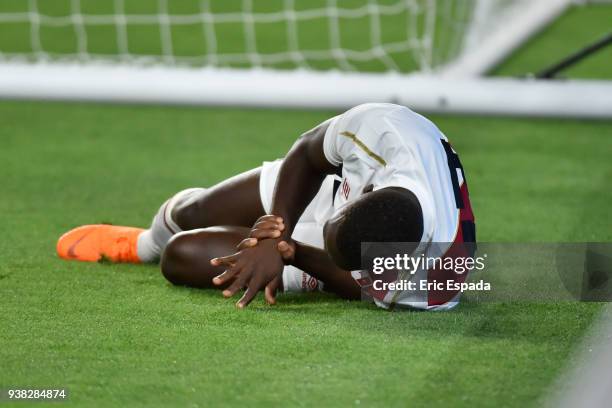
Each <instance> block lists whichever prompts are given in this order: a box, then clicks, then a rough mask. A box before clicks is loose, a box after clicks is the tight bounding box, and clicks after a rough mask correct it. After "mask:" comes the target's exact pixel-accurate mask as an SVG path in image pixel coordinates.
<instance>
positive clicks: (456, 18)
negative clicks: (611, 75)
mask: <svg viewBox="0 0 612 408" xmlns="http://www.w3.org/2000/svg"><path fill="white" fill-rule="evenodd" d="M570 3H571V0H536V1H533V0H265V1H264V0H259V1H256V0H176V1H170V0H107V1H99V0H53V1H48V0H3V1H0V74H2V75H0V96H5V97H6V96H8V97H39V96H40V97H45V98H69V99H73V98H77V99H93V100H100V99H102V100H119V101H137V102H148V101H151V102H177V103H181V102H184V103H217V102H218V103H221V104H232V101H235V104H248V105H258V104H263V105H284V103H283V102H282V98H283V97H284V98H286V97H287V94H289V93H290V92H289V91H290V90H291V88H292V86H293V87H295V83H296V82H298V81H299V82H300V83H302V86H303V87H304V89H305V90H306V91H307V93H308V92H311V91H312V90H313V89H315V90H316V89H323V88H326V87H327V88H329V87H330V86H331V87H332V88H336V90H337V89H338V87H340V88H342V87H343V86H345V87H348V88H346V91H347V92H348V93H349V94H350V93H351V92H354V89H351V88H354V85H355V83H356V82H358V83H360V84H361V86H360V87H361V88H363V84H365V85H367V88H368V89H370V90H374V89H375V88H378V89H392V88H395V87H397V86H398V85H399V84H398V83H393V81H391V80H389V78H396V79H397V78H398V77H401V78H402V79H406V78H409V77H411V76H414V75H415V74H416V75H420V76H421V77H422V76H423V75H428V76H431V75H434V76H436V77H438V78H439V77H442V76H446V77H451V78H469V77H473V76H478V75H481V74H483V73H485V72H487V71H488V70H489V69H490V68H491V67H493V66H495V65H496V64H497V63H498V62H499V61H501V60H502V59H503V58H504V57H505V56H506V55H508V54H509V53H510V52H511V51H512V50H513V49H514V48H515V47H517V46H518V45H520V44H521V43H522V42H523V41H524V40H526V39H528V38H529V37H530V36H531V35H533V33H535V32H537V31H538V30H539V29H541V28H542V27H543V26H545V25H546V24H547V23H548V22H550V21H552V20H554V19H555V18H556V17H557V16H558V15H559V14H560V13H562V12H563V10H564V9H565V8H566V7H567V6H568V5H569V4H570ZM326 81H327V82H326ZM347 81H348V82H347ZM343 82H346V84H345V85H342V83H343ZM194 83H195V84H198V85H196V86H194ZM292 83H293V84H294V85H291V84H292ZM399 86H401V85H399ZM198 87H199V88H198ZM309 90H310V91H309ZM297 91H302V89H295V88H294V94H293V97H294V98H295V95H296V94H295V92H297ZM196 92H198V93H199V95H200V96H196V95H195V93H196ZM261 92H266V93H267V94H270V97H269V99H267V100H266V99H262V98H261V97H258V98H255V99H250V100H240V98H241V96H240V95H243V96H242V98H247V99H248V98H249V95H256V94H257V93H261ZM395 92H397V91H395ZM217 94H220V95H218V96H216V95H217ZM245 95H246V96H245ZM235 97H237V98H238V99H232V98H235ZM380 98H382V99H386V100H390V99H395V100H398V97H397V96H389V95H386V96H381V95H380V94H377V93H376V92H374V93H368V92H364V93H362V94H360V95H359V96H358V97H346V98H344V99H342V98H341V99H336V100H334V99H333V98H332V99H330V98H329V97H327V98H326V99H325V100H326V101H327V106H344V105H346V104H352V103H354V102H358V101H360V100H376V99H380ZM321 99H322V98H321V95H319V97H317V96H316V95H311V96H310V97H309V96H308V95H306V96H305V97H303V98H301V100H302V101H303V103H302V105H305V106H310V105H313V104H311V103H309V102H308V100H313V101H315V100H321ZM399 99H401V98H399ZM287 103H288V104H289V105H292V103H293V101H289V102H287ZM295 105H296V106H299V105H300V104H299V103H296V104H295ZM320 105H321V103H314V106H320Z"/></svg>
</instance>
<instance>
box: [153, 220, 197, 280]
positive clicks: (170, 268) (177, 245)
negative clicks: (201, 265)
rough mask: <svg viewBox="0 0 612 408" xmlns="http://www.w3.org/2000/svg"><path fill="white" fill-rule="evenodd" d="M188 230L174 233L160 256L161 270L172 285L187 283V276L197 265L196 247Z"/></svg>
mask: <svg viewBox="0 0 612 408" xmlns="http://www.w3.org/2000/svg"><path fill="white" fill-rule="evenodd" d="M191 235H192V234H190V233H189V232H181V233H179V234H176V235H174V236H173V237H172V238H171V239H170V241H168V245H166V248H165V249H164V252H163V254H162V257H161V262H160V265H161V271H162V274H163V275H164V277H165V278H166V279H167V280H168V281H169V282H171V283H172V284H174V285H189V284H190V282H189V281H188V279H187V277H189V276H190V274H191V271H193V270H194V269H195V268H196V267H197V262H198V256H197V248H196V247H195V243H194V242H193V238H192V236H191Z"/></svg>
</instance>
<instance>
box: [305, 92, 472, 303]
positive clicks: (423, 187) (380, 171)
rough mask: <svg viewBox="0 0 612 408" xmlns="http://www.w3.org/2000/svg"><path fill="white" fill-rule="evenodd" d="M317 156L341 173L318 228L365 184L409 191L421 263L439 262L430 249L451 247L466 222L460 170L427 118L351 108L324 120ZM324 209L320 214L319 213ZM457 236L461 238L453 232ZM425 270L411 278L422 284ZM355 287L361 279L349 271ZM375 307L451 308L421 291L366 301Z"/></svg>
mask: <svg viewBox="0 0 612 408" xmlns="http://www.w3.org/2000/svg"><path fill="white" fill-rule="evenodd" d="M323 150H324V153H325V156H326V158H327V160H328V161H329V162H330V163H331V164H333V165H336V166H340V165H341V166H342V181H341V184H340V187H339V188H338V189H337V191H336V194H335V196H334V199H333V205H332V206H330V207H329V208H327V209H324V208H319V209H318V210H319V211H317V212H316V213H315V217H316V218H317V220H318V221H323V220H326V219H329V218H330V217H331V216H332V215H333V213H334V212H336V211H338V210H339V209H340V208H342V207H343V206H345V205H346V204H347V203H350V202H351V201H353V200H355V199H356V198H357V197H359V196H361V195H362V194H363V189H364V188H365V187H366V186H368V185H370V184H372V185H373V186H374V190H378V189H381V188H385V187H403V188H406V189H409V190H410V191H412V192H413V193H414V194H415V195H416V197H417V198H418V200H419V203H420V205H421V208H422V212H423V236H422V238H421V247H420V250H421V251H423V252H424V253H425V254H426V256H432V257H436V256H442V255H444V253H445V252H446V250H447V249H448V247H450V245H448V246H446V247H444V248H443V249H442V251H443V253H432V252H440V246H439V245H436V246H433V247H428V244H429V243H431V242H436V243H453V242H455V241H456V240H457V239H458V238H460V239H463V236H461V237H458V233H461V228H460V227H461V222H462V221H468V222H469V221H471V222H472V229H471V235H473V215H472V211H471V207H470V205H469V198H468V196H467V189H466V188H467V187H466V186H465V185H464V184H465V183H464V176H463V170H462V168H461V164H460V162H459V160H458V158H457V155H456V153H455V152H454V151H453V150H452V148H451V147H450V144H449V143H448V139H447V138H446V136H445V135H444V134H442V132H441V131H440V130H439V129H438V128H437V127H436V126H435V125H434V124H433V123H432V122H431V121H429V120H428V119H426V118H424V117H423V116H421V115H419V114H417V113H415V112H413V111H411V110H410V109H408V108H406V107H403V106H399V105H394V104H386V103H371V104H364V105H359V106H357V107H355V108H353V109H350V110H349V111H347V112H345V113H343V114H341V115H339V116H336V117H335V118H332V119H330V121H329V126H328V129H327V132H326V134H325V139H324V143H323ZM325 210H327V212H325ZM461 235H463V233H461ZM429 272H430V271H427V270H421V271H418V272H417V274H416V276H415V278H416V279H417V280H418V279H427V276H428V273H429ZM353 276H354V277H355V278H357V279H358V280H359V279H360V278H363V277H364V276H363V273H362V272H360V271H354V272H353ZM374 300H375V301H376V303H377V304H378V305H379V306H382V307H389V306H392V305H400V306H401V305H404V306H410V307H417V308H422V309H430V308H437V309H440V308H449V307H452V306H454V305H455V304H456V302H454V300H456V299H454V300H453V302H449V301H448V300H450V299H445V300H443V301H442V302H441V301H436V300H435V299H432V298H431V294H428V293H427V291H425V292H415V291H413V292H397V291H389V292H388V293H385V294H384V295H382V296H381V297H380V298H378V299H377V298H376V297H375V298H374Z"/></svg>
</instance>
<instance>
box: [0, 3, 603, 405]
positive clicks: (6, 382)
mask: <svg viewBox="0 0 612 408" xmlns="http://www.w3.org/2000/svg"><path fill="white" fill-rule="evenodd" d="M603 9H606V10H607V8H603ZM572 21H573V23H572V24H578V21H579V20H576V19H572ZM542 41H550V39H549V38H548V37H546V35H544V36H543V37H542ZM532 47H538V42H537V41H536V42H534V43H533V44H532ZM532 54H533V55H538V54H537V53H535V52H532ZM543 54H545V53H543ZM533 58H535V57H533ZM542 60H543V61H544V60H546V58H545V55H543V56H542ZM532 61H533V59H532ZM512 69H514V68H512V67H510V68H508V70H509V71H511V70H512ZM503 70H504V68H503V67H502V70H501V72H502V73H503ZM597 72H599V71H597ZM582 74H584V72H582ZM335 113H336V112H330V111H327V112H324V111H278V110H243V109H218V108H176V107H143V106H111V105H95V104H90V105H84V104H71V103H43V102H0V117H1V118H2V124H1V126H0V141H1V143H2V145H1V148H0V180H1V184H0V186H1V187H2V190H1V192H0V226H1V227H0V231H2V235H1V236H2V238H1V239H0V310H1V311H2V318H1V319H2V320H1V321H2V325H1V328H0V388H2V387H11V386H14V387H21V388H24V387H67V388H68V389H69V391H70V397H69V400H68V403H69V404H71V405H75V406H85V405H87V406H118V405H126V404H130V405H142V406H165V405H169V404H173V405H180V406H186V405H189V406H218V405H222V404H223V405H229V406H238V405H243V406H269V405H292V406H293V405H295V406H347V405H363V406H402V407H403V406H428V407H436V406H440V407H443V406H444V407H448V406H470V407H471V406H493V405H494V406H525V405H529V404H535V403H537V402H538V401H541V400H542V398H544V396H545V395H546V394H547V392H548V388H549V387H550V386H551V384H552V383H553V381H554V379H555V378H556V376H557V375H558V374H559V372H560V371H561V370H562V369H563V368H564V365H565V363H566V361H567V358H568V356H569V354H570V353H571V350H572V347H573V345H574V344H575V343H576V342H577V341H578V339H580V337H581V336H582V334H583V333H584V331H585V329H586V328H587V327H588V326H589V325H590V323H591V322H592V320H593V318H594V317H595V316H596V314H597V313H598V311H599V308H600V307H599V305H598V304H587V303H552V304H551V303H549V304H535V303H524V302H523V303H487V304H483V303H476V302H474V301H470V299H469V297H467V298H466V299H465V301H464V302H462V304H461V305H460V306H459V307H458V308H457V309H455V310H454V311H452V312H448V313H418V312H414V313H411V312H407V313H389V312H386V311H383V310H380V309H376V308H375V307H373V306H371V305H368V304H365V303H361V302H346V301H342V300H338V299H336V298H334V297H333V296H328V295H323V294H321V295H287V296H283V297H281V298H279V303H278V305H276V306H275V307H269V306H265V305H264V304H263V300H262V299H258V300H256V301H255V303H254V304H253V305H252V306H251V307H250V308H249V309H247V310H244V311H238V310H235V309H234V307H233V302H232V301H226V300H223V299H222V298H221V296H220V294H219V293H218V292H215V291H213V290H192V289H187V288H177V287H173V286H171V285H170V284H168V283H166V282H165V280H164V279H163V277H162V276H161V274H160V273H159V269H158V267H156V266H154V265H147V266H143V265H140V266H135V265H110V264H85V263H78V262H65V261H62V260H59V259H58V258H57V257H56V255H55V252H54V250H55V248H54V246H55V241H56V240H57V238H58V236H59V235H60V234H61V233H62V232H64V231H66V230H67V229H69V228H71V227H74V226H77V225H80V224H85V223H96V222H110V223H115V224H125V225H139V226H146V225H148V223H149V221H150V219H151V217H152V215H153V213H154V212H155V211H156V210H157V207H158V206H159V204H160V203H161V202H162V201H163V200H165V199H166V198H167V197H168V196H170V195H171V194H173V193H174V192H176V191H178V190H180V189H183V188H186V187H191V186H207V185H210V184H212V183H215V182H217V181H219V180H222V179H224V178H226V177H228V176H230V175H233V174H235V173H237V172H239V171H243V170H247V169H249V168H252V167H255V166H258V165H259V164H260V163H261V161H262V160H269V159H273V158H276V157H280V156H282V155H283V154H284V152H286V150H287V149H288V148H289V146H290V145H291V143H292V141H293V140H294V139H295V138H296V136H297V135H298V134H299V133H300V132H301V131H303V130H305V129H308V128H310V127H312V126H313V125H314V124H316V123H318V122H320V121H322V120H324V119H326V118H327V117H329V116H331V115H332V114H335ZM432 119H434V121H435V122H436V123H437V124H438V125H439V127H440V128H441V129H442V130H443V131H444V132H445V133H446V134H447V135H448V136H449V138H450V139H451V141H452V142H453V145H454V146H455V148H456V149H457V150H458V151H459V153H460V155H461V159H462V162H463V164H464V166H465V169H466V173H467V177H468V181H469V184H470V192H471V196H472V204H473V206H474V211H475V214H476V218H477V228H478V235H479V239H480V240H482V241H508V242H525V241H527V242H536V241H551V242H563V241H586V240H591V241H611V240H612V228H611V227H612V225H611V221H610V218H609V208H610V205H609V203H610V202H611V200H612V189H610V178H611V177H612V163H611V162H610V154H611V153H612V122H610V121H598V122H594V121H569V120H536V119H530V120H524V119H499V118H483V117H449V116H443V117H432Z"/></svg>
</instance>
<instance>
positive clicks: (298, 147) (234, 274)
mask: <svg viewBox="0 0 612 408" xmlns="http://www.w3.org/2000/svg"><path fill="white" fill-rule="evenodd" d="M326 130H327V123H324V124H322V125H320V126H318V127H316V128H314V129H312V130H310V131H308V132H306V133H305V134H303V135H302V136H301V137H300V138H299V139H298V140H297V141H296V142H295V143H294V145H293V146H292V148H291V149H290V150H289V152H288V153H287V155H286V156H285V160H284V161H283V164H282V166H281V169H280V172H279V175H278V181H277V182H276V187H275V191H274V197H273V205H272V214H273V215H275V216H278V217H280V218H282V220H283V222H284V228H283V230H282V231H281V234H280V236H279V237H278V238H272V239H266V240H263V241H261V242H260V243H259V244H258V245H257V246H255V247H252V248H245V249H243V250H241V251H240V253H239V254H237V256H236V259H235V262H234V263H233V264H232V266H230V267H229V268H228V269H226V270H225V272H223V273H222V274H221V275H219V276H218V277H216V278H214V279H213V283H215V284H216V285H223V284H226V283H227V282H228V281H229V280H231V279H233V282H232V283H231V284H230V285H229V287H228V288H227V289H225V290H224V291H223V295H224V296H226V297H231V296H233V295H234V294H235V293H236V292H238V291H239V290H241V289H242V288H244V287H246V291H245V293H244V295H243V296H242V298H241V299H240V300H239V301H238V302H237V304H236V305H237V306H238V307H240V308H242V307H245V306H247V305H248V304H249V303H250V302H251V301H252V300H253V298H254V297H255V295H256V294H257V292H259V291H260V290H261V289H263V288H264V287H265V285H266V284H268V283H269V282H270V281H272V279H274V278H275V277H276V276H278V275H279V274H280V273H281V272H282V268H283V265H284V263H283V259H282V257H281V255H280V254H279V253H278V250H277V245H278V243H279V241H280V240H285V241H287V240H289V239H290V238H291V234H292V233H293V230H294V228H295V225H296V224H297V221H298V219H299V218H300V216H301V215H302V213H303V212H304V209H305V208H306V206H307V205H308V203H310V201H311V200H312V199H313V198H314V196H315V195H316V194H317V192H318V191H319V188H320V187H321V183H322V182H323V179H324V178H325V176H326V175H328V174H332V173H334V172H335V170H336V167H335V166H333V165H332V164H330V163H329V162H328V161H327V159H326V158H325V154H324V153H323V139H324V137H325V132H326ZM254 228H256V226H254Z"/></svg>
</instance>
